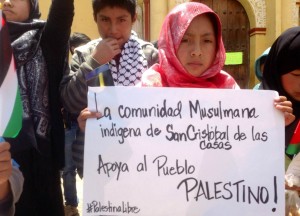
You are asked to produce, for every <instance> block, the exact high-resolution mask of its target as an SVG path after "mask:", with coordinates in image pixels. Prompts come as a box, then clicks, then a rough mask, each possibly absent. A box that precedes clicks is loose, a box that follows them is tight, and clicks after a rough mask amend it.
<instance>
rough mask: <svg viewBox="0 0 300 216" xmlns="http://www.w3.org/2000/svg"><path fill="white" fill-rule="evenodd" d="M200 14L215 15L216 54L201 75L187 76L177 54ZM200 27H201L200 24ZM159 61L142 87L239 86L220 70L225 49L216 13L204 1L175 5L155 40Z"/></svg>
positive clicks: (146, 75)
mask: <svg viewBox="0 0 300 216" xmlns="http://www.w3.org/2000/svg"><path fill="white" fill-rule="evenodd" d="M202 14H212V15H213V16H214V17H215V20H216V23H217V26H216V28H215V29H216V30H217V32H216V35H217V47H218V48H217V54H216V58H215V60H214V62H213V64H212V65H211V66H210V67H209V68H208V69H207V70H206V71H204V72H203V74H202V75H201V76H200V77H195V76H192V75H190V74H189V73H188V72H187V71H186V70H185V69H184V67H183V66H182V64H181V63H180V61H179V60H178V58H177V56H176V52H177V50H178V47H179V45H180V42H181V39H182V37H183V36H184V34H185V32H186V30H187V29H188V27H189V25H190V24H191V22H192V20H193V19H194V18H195V17H196V16H199V15H202ZM199 28H201V26H199ZM158 51H159V64H155V65H153V66H152V67H151V68H150V69H148V70H147V71H145V72H144V74H143V77H142V83H141V84H142V86H170V87H195V88H239V86H238V85H237V83H236V82H235V80H234V79H233V78H232V77H231V76H230V75H229V74H227V73H226V72H224V71H222V70H221V69H222V67H223V66H224V63H225V48H224V44H223V41H222V35H221V22H220V19H219V17H218V15H217V14H216V13H215V12H213V11H212V10H211V9H210V8H209V7H207V6H206V5H204V4H201V3H196V2H189V3H183V4H180V5H178V6H176V7H175V8H174V9H173V10H172V11H171V12H170V13H169V14H168V15H167V17H166V18H165V20H164V23H163V26H162V29H161V32H160V37H159V40H158Z"/></svg>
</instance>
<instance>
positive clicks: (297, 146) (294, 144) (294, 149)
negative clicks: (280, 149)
mask: <svg viewBox="0 0 300 216" xmlns="http://www.w3.org/2000/svg"><path fill="white" fill-rule="evenodd" d="M298 152H300V120H299V122H298V125H297V127H296V130H295V131H294V134H293V136H292V139H291V141H290V144H289V145H288V147H287V149H286V153H287V154H289V155H294V154H298Z"/></svg>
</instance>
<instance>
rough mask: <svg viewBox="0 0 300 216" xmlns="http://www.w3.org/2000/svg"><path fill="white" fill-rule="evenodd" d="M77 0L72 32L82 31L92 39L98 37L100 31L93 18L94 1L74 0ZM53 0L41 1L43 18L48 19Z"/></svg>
mask: <svg viewBox="0 0 300 216" xmlns="http://www.w3.org/2000/svg"><path fill="white" fill-rule="evenodd" d="M74 1H75V16H74V21H73V25H72V32H82V33H85V34H86V35H88V36H89V37H91V38H92V39H95V38H98V37H99V33H98V29H97V25H96V24H95V22H94V18H93V9H92V1H90V0H74ZM50 3H51V0H42V1H40V10H41V13H42V19H44V20H45V19H47V14H48V10H49V6H50Z"/></svg>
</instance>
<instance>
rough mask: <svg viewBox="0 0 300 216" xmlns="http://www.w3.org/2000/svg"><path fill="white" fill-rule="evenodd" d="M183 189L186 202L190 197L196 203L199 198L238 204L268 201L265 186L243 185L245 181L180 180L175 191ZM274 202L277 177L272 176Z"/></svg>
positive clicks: (264, 202)
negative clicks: (232, 201) (230, 201)
mask: <svg viewBox="0 0 300 216" xmlns="http://www.w3.org/2000/svg"><path fill="white" fill-rule="evenodd" d="M181 187H183V188H184V190H185V194H186V200H187V201H189V200H190V197H192V198H194V199H195V200H196V201H198V200H199V199H200V198H201V197H202V198H204V199H207V200H213V199H215V200H217V199H224V200H235V201H236V202H238V203H240V202H242V203H248V204H251V203H257V204H260V203H262V204H266V203H268V202H269V201H270V199H271V196H270V194H271V193H270V191H269V189H268V188H267V187H265V186H257V187H255V186H249V185H245V180H240V181H236V182H222V181H219V182H208V181H202V180H201V179H195V178H192V177H191V178H186V179H184V180H182V181H181V182H180V183H179V184H178V186H177V189H179V188H181ZM272 191H273V192H274V200H275V202H277V177H276V176H274V186H273V187H272Z"/></svg>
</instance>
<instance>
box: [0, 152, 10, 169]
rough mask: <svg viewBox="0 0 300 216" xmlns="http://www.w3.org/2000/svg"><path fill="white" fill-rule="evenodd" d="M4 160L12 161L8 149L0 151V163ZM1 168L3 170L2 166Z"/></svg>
mask: <svg viewBox="0 0 300 216" xmlns="http://www.w3.org/2000/svg"><path fill="white" fill-rule="evenodd" d="M2 162H11V154H10V151H9V150H8V149H7V150H3V151H0V163H2ZM0 170H1V166H0Z"/></svg>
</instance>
